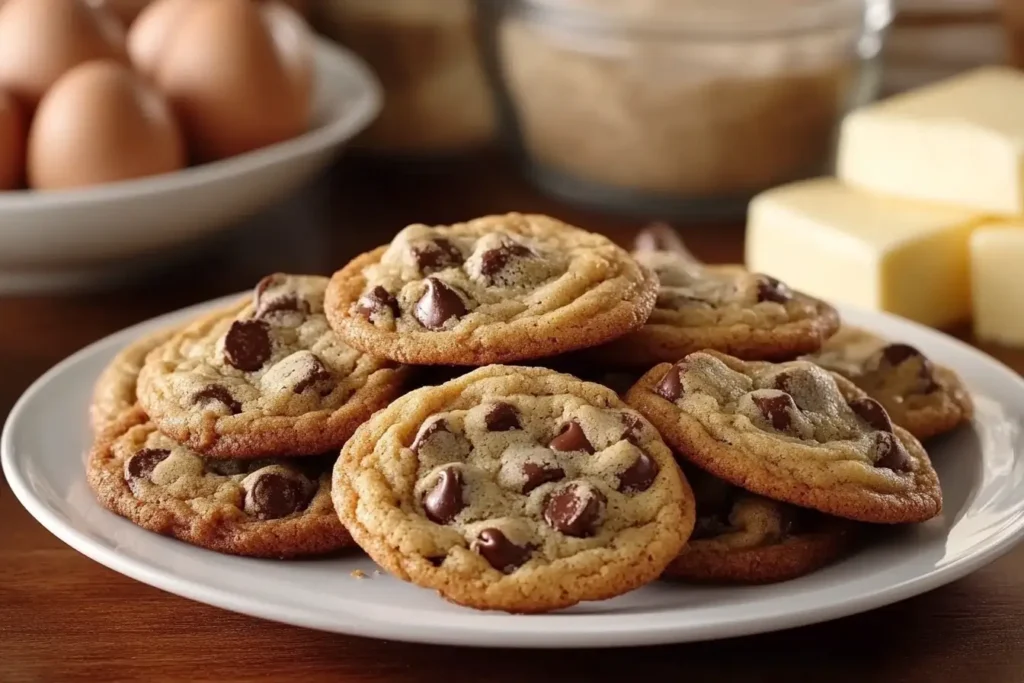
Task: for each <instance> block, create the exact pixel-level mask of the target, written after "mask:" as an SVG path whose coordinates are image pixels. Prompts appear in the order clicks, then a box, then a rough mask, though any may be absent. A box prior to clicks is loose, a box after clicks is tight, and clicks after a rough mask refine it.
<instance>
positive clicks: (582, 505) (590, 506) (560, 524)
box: [544, 484, 606, 538]
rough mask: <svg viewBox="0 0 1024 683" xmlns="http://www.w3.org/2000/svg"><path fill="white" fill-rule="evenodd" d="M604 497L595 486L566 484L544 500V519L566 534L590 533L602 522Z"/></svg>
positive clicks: (587, 534)
mask: <svg viewBox="0 0 1024 683" xmlns="http://www.w3.org/2000/svg"><path fill="white" fill-rule="evenodd" d="M605 502H606V499H605V497H604V494H603V493H601V492H600V491H598V490H597V489H591V490H589V491H588V490H587V489H585V488H583V487H582V486H580V485H579V484H569V485H568V486H566V487H564V488H562V489H561V490H559V491H556V492H554V493H552V494H551V495H550V496H548V499H547V500H546V501H545V503H544V521H545V522H547V523H548V524H549V525H550V526H551V528H552V529H555V530H556V531H560V532H562V533H563V534H565V535H566V536H575V537H577V538H585V537H587V536H592V535H593V534H594V532H595V531H596V530H597V525H598V523H599V522H600V521H601V514H602V512H603V511H604V505H605Z"/></svg>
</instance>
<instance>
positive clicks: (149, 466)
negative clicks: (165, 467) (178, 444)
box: [124, 448, 171, 483]
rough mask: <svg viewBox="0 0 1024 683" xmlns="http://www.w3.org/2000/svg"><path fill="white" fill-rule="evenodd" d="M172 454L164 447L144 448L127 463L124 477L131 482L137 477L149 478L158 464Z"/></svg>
mask: <svg viewBox="0 0 1024 683" xmlns="http://www.w3.org/2000/svg"><path fill="white" fill-rule="evenodd" d="M170 455H171V452H170V451H168V450H165V449H163V448H143V449H142V450H141V451H138V452H136V453H135V455H133V456H132V457H131V458H130V459H129V460H128V462H126V463H125V468H124V473H125V476H124V478H125V479H126V480H127V481H128V482H129V483H131V481H132V480H135V479H149V477H150V475H152V474H153V470H155V469H156V466H157V465H159V464H160V463H162V462H163V461H164V460H166V459H167V458H168V456H170Z"/></svg>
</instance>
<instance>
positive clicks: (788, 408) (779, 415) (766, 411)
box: [751, 394, 797, 432]
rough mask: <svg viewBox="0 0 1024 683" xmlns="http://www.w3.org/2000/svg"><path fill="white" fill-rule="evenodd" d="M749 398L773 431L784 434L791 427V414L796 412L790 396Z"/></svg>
mask: <svg viewBox="0 0 1024 683" xmlns="http://www.w3.org/2000/svg"><path fill="white" fill-rule="evenodd" d="M751 398H752V399H753V401H754V405H756V406H757V407H758V408H759V409H760V410H761V414H763V415H764V419H766V420H768V422H770V423H771V425H772V427H773V428H774V429H775V430H777V431H780V432H784V431H786V430H787V429H789V428H790V427H792V426H793V415H792V413H794V412H796V411H797V407H796V403H794V402H793V397H792V396H790V395H789V394H779V395H778V396H752V397H751Z"/></svg>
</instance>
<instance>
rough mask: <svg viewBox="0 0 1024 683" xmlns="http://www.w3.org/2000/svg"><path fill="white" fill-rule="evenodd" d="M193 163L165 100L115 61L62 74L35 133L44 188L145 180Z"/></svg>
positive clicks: (35, 160)
mask: <svg viewBox="0 0 1024 683" xmlns="http://www.w3.org/2000/svg"><path fill="white" fill-rule="evenodd" d="M185 162H186V155H185V145H184V141H183V140H182V136H181V132H180V131H179V129H178V125H177V123H176V122H175V120H174V117H173V115H172V113H171V108H170V105H168V103H167V101H166V100H165V99H164V97H163V95H161V94H160V93H159V92H158V91H157V90H156V89H155V88H154V87H153V86H152V85H150V84H149V83H148V82H147V81H146V80H145V79H144V78H143V77H142V76H139V75H138V74H136V73H135V72H134V71H132V70H131V69H129V68H128V67H126V66H124V65H122V64H120V63H118V62H115V61H111V60H104V61H98V62H89V63H87V64H83V65H81V66H78V67H75V68H74V69H72V70H71V71H69V72H68V73H67V74H65V75H64V76H62V77H61V79H60V80H59V81H57V83H55V84H54V86H53V87H52V88H51V89H50V91H49V92H47V93H46V96H45V97H44V98H43V100H42V102H40V103H39V109H38V110H37V111H36V116H35V120H34V121H33V122H32V128H31V130H30V132H29V138H28V180H29V185H30V186H31V187H33V188H37V189H45V190H56V189H63V188H70V187H82V186H86V185H97V184H100V183H109V182H114V181H118V180H128V179H130V178H141V177H143V176H149V175H155V174H158V173H167V172H170V171H176V170H178V169H180V168H182V167H184V166H185Z"/></svg>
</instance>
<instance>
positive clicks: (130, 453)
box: [87, 407, 352, 558]
mask: <svg viewBox="0 0 1024 683" xmlns="http://www.w3.org/2000/svg"><path fill="white" fill-rule="evenodd" d="M333 461H334V458H333V457H331V456H326V457H316V458H291V459H268V460H222V459H211V458H204V457H203V456H201V455H199V454H198V453H196V452H194V451H192V450H190V449H188V448H186V447H185V446H182V445H180V444H178V443H177V442H175V441H174V440H173V439H171V438H169V437H167V436H165V435H164V434H162V433H160V431H159V430H157V428H156V425H155V424H153V423H152V422H150V421H149V418H148V417H147V416H146V413H145V412H144V411H143V410H142V409H141V408H138V407H136V408H134V409H131V410H129V411H128V412H127V413H124V414H122V415H121V417H120V418H119V419H118V420H116V421H115V422H114V424H113V425H111V426H110V427H109V428H108V429H107V430H106V431H105V432H104V433H103V434H102V435H101V436H100V437H99V439H98V440H97V442H96V444H95V445H94V447H93V449H92V452H91V453H90V455H89V462H88V464H87V476H88V480H89V485H90V486H91V487H92V489H93V491H94V492H95V493H96V496H97V498H98V499H99V501H100V503H102V504H103V505H104V506H105V507H106V508H107V509H109V510H111V511H112V512H115V513H117V514H119V515H121V516H122V517H126V518H128V519H130V520H131V521H132V522H134V523H135V524H138V525H139V526H141V527H143V528H145V529H149V530H150V531H155V532H156V533H159V534H165V535H168V536H173V537H175V538H178V539H180V540H182V541H185V542H186V543H190V544H192V545H197V546H200V547H203V548H209V549H210V550H216V551H218V552H222V553H230V554H233V555H247V556H252V557H281V558H284V557H295V556H299V555H313V554H322V553H326V552H330V551H332V550H336V549H338V548H344V547H346V546H351V545H352V538H351V536H349V534H348V532H347V531H345V528H344V527H343V526H342V524H341V522H340V521H338V516H337V515H336V514H335V513H334V507H333V505H332V503H331V494H330V488H331V478H330V467H331V465H332V464H333Z"/></svg>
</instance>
